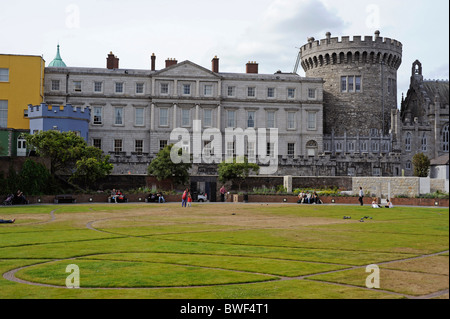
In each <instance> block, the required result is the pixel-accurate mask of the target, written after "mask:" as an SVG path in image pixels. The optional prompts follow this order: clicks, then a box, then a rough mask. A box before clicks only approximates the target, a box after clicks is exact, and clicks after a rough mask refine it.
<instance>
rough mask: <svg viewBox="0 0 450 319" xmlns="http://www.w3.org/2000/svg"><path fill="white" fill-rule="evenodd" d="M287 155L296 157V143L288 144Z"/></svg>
mask: <svg viewBox="0 0 450 319" xmlns="http://www.w3.org/2000/svg"><path fill="white" fill-rule="evenodd" d="M290 146H292V148H290ZM286 155H287V156H295V143H287V150H286Z"/></svg>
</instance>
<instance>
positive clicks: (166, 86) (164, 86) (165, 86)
mask: <svg viewBox="0 0 450 319" xmlns="http://www.w3.org/2000/svg"><path fill="white" fill-rule="evenodd" d="M161 94H163V95H167V94H169V84H168V83H161Z"/></svg>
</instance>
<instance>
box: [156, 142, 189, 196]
mask: <svg viewBox="0 0 450 319" xmlns="http://www.w3.org/2000/svg"><path fill="white" fill-rule="evenodd" d="M172 147H173V144H170V145H167V146H166V147H164V148H163V149H162V150H160V151H159V152H158V154H157V155H156V158H155V159H154V160H152V162H151V163H150V165H149V166H148V169H147V173H148V175H150V176H154V177H156V179H157V180H158V181H162V180H169V181H170V182H171V187H172V189H173V186H174V184H182V185H186V184H187V183H188V182H189V170H190V169H191V167H192V164H191V163H178V164H176V163H174V162H173V161H172V159H171V157H170V152H171V151H172ZM180 152H181V150H180Z"/></svg>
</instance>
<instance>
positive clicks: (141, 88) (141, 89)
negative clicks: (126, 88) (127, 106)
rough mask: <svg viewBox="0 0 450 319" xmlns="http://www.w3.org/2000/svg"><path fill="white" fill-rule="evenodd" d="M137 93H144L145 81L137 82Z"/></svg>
mask: <svg viewBox="0 0 450 319" xmlns="http://www.w3.org/2000/svg"><path fill="white" fill-rule="evenodd" d="M136 94H144V83H136Z"/></svg>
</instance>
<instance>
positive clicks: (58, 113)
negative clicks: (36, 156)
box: [28, 103, 91, 142]
mask: <svg viewBox="0 0 450 319" xmlns="http://www.w3.org/2000/svg"><path fill="white" fill-rule="evenodd" d="M28 118H29V119H30V133H31V134H34V133H37V132H39V131H49V130H56V131H59V132H70V131H71V132H75V133H77V134H78V135H79V136H81V137H82V138H84V140H85V141H86V142H87V141H88V133H89V121H90V118H91V110H90V109H89V108H80V107H74V106H72V105H71V104H67V105H65V106H58V105H56V106H55V105H53V106H52V105H47V104H46V103H41V104H40V105H28Z"/></svg>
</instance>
